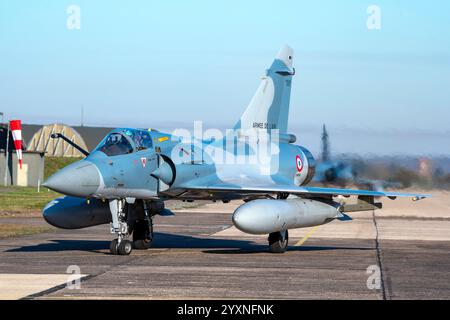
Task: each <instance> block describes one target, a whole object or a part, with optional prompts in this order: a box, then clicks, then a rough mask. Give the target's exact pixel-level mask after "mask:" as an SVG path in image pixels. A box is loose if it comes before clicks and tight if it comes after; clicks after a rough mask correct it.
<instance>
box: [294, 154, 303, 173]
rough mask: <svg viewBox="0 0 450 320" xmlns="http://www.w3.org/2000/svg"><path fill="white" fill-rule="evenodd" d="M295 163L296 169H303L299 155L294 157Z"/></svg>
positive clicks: (299, 170)
mask: <svg viewBox="0 0 450 320" xmlns="http://www.w3.org/2000/svg"><path fill="white" fill-rule="evenodd" d="M295 164H296V165H297V171H298V172H301V171H302V169H303V161H302V158H300V156H297V157H295Z"/></svg>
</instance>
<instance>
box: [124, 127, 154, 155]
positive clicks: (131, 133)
mask: <svg viewBox="0 0 450 320" xmlns="http://www.w3.org/2000/svg"><path fill="white" fill-rule="evenodd" d="M123 133H124V134H126V135H127V136H128V137H130V139H131V140H132V141H133V142H134V144H135V145H136V150H138V151H139V150H144V149H150V148H153V143H152V137H151V136H150V133H149V132H148V131H145V130H136V129H124V130H123Z"/></svg>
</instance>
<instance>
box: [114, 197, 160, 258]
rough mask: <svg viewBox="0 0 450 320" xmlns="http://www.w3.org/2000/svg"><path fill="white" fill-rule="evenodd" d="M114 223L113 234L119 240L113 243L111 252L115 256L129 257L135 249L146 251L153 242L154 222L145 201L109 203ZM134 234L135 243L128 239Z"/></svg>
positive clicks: (115, 201) (121, 200) (120, 200)
mask: <svg viewBox="0 0 450 320" xmlns="http://www.w3.org/2000/svg"><path fill="white" fill-rule="evenodd" d="M109 207H110V210H111V216H112V222H111V233H114V234H117V238H116V239H114V240H112V241H111V244H110V246H109V250H110V252H111V254H113V255H129V254H130V253H131V251H132V250H133V248H135V249H140V250H145V249H148V248H149V247H150V246H151V243H152V240H153V221H152V216H151V214H150V210H149V208H148V206H147V203H146V202H145V201H137V202H136V203H133V204H132V205H131V204H127V203H126V202H125V200H123V199H118V200H111V201H110V202H109ZM131 233H132V234H133V241H130V240H128V239H127V238H128V237H129V236H130V235H131Z"/></svg>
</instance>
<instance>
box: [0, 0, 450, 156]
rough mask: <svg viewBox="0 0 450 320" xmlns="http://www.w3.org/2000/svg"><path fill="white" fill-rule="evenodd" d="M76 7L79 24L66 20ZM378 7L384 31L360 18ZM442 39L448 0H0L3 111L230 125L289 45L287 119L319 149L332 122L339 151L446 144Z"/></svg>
mask: <svg viewBox="0 0 450 320" xmlns="http://www.w3.org/2000/svg"><path fill="white" fill-rule="evenodd" d="M72 4H75V5H78V6H79V7H80V9H81V29H80V30H69V29H67V27H66V21H67V18H68V14H67V12H66V10H67V7H68V6H69V5H72ZM372 4H375V5H378V6H379V8H380V9H381V29H380V30H368V29H367V27H366V20H367V18H368V14H367V12H366V10H367V7H368V6H369V5H372ZM449 36H450V2H449V1H445V0H442V1H428V2H427V1H402V0H395V1H392V0H390V1H363V0H359V1H356V0H349V1H338V0H335V1H332V0H329V1H314V2H313V1H295V0H293V1H261V0H258V1H235V0H232V1H207V0H204V1H127V2H125V1H99V0H90V1H76V0H74V1H56V0H55V1H49V0H47V1H45V0H40V1H24V0H15V1H7V0H0V57H1V60H0V111H3V112H5V114H6V116H7V117H8V118H21V119H23V121H24V122H28V123H51V122H64V123H69V124H79V123H80V114H81V108H82V107H83V108H84V113H85V124H86V125H106V126H143V127H144V126H145V127H147V126H148V127H160V128H164V129H165V128H171V127H175V126H183V125H184V126H186V124H187V125H189V124H190V125H192V122H193V121H194V120H204V121H205V123H206V125H207V126H210V127H213V126H217V127H230V126H232V125H233V124H234V122H235V121H236V120H237V119H238V118H239V116H240V115H241V113H242V112H243V110H244V108H245V107H246V105H247V104H248V102H249V101H250V98H251V96H252V95H253V93H254V91H255V90H256V88H257V86H258V84H259V77H260V76H261V75H262V74H263V73H264V70H265V69H266V68H267V67H268V66H269V65H270V63H271V61H272V59H273V57H274V55H275V54H276V53H277V51H278V49H279V48H280V47H281V46H282V45H283V44H285V43H287V44H289V45H290V46H291V47H293V48H294V50H295V51H296V55H295V61H294V64H295V67H296V69H297V75H296V77H295V79H294V82H293V91H292V99H291V113H290V122H289V123H290V128H291V130H292V131H293V132H295V133H296V134H297V136H299V137H300V139H301V137H302V135H303V136H304V137H305V139H306V141H307V142H308V143H309V144H311V145H312V144H314V146H313V147H312V148H313V149H314V147H315V146H316V144H317V143H318V141H319V137H318V138H317V139H316V140H308V139H313V138H312V137H315V136H316V134H318V133H319V132H320V128H321V124H322V123H327V125H328V127H329V128H330V131H331V132H333V131H334V132H335V133H336V134H337V137H338V138H339V132H341V133H342V141H335V143H334V146H335V148H336V150H337V151H353V149H355V148H361V146H362V152H369V150H370V151H371V150H375V152H382V151H383V150H393V151H399V152H400V153H401V152H407V151H409V150H410V145H411V140H413V141H420V143H421V144H419V145H417V144H414V145H413V148H414V147H416V148H417V149H418V150H426V151H425V152H426V153H444V154H450V150H448V149H450V148H449V147H448V146H446V148H445V147H444V149H445V150H442V149H443V144H442V143H444V146H445V143H446V141H448V140H449V139H448V138H450V121H449V119H450V41H449ZM351 132H360V134H359V135H357V136H358V137H355V139H359V140H358V141H356V142H354V143H353V142H349V141H348V140H347V139H344V137H345V136H348V135H349V134H350V133H351ZM350 135H351V134H350ZM364 135H365V136H364ZM373 135H377V139H378V140H377V141H379V142H377V143H374V144H375V145H374V146H371V148H369V147H368V146H367V144H365V143H364V139H365V138H364V137H366V138H367V137H370V138H372V139H373ZM306 137H311V138H306ZM335 137H336V135H335ZM380 139H381V140H380ZM316 142H317V143H316ZM308 143H306V144H308ZM448 145H450V143H449V144H448ZM406 146H408V147H406ZM373 148H375V149H373ZM377 150H379V151H377ZM389 152H391V151H389Z"/></svg>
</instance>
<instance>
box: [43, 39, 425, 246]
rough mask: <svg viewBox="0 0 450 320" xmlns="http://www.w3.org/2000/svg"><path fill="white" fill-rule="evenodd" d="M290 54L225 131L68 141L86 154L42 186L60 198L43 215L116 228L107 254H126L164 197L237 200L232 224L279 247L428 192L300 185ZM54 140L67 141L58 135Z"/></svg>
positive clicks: (282, 55)
mask: <svg viewBox="0 0 450 320" xmlns="http://www.w3.org/2000/svg"><path fill="white" fill-rule="evenodd" d="M292 61H293V51H292V49H291V48H289V47H288V46H285V47H283V48H282V49H281V51H280V52H279V53H278V55H277V56H276V58H275V60H274V61H273V63H272V65H271V67H270V68H269V69H268V70H267V71H266V74H265V76H264V77H262V81H261V84H260V86H259V87H258V89H257V91H256V93H255V95H254V97H253V98H252V100H251V101H250V104H249V105H248V107H247V109H246V110H245V112H244V113H243V115H242V116H241V118H240V119H239V121H238V122H237V124H236V125H235V126H234V128H233V129H231V130H227V132H226V133H225V134H221V133H220V132H217V131H218V130H216V131H213V132H205V133H204V134H202V135H201V136H200V137H198V136H196V135H194V137H192V136H189V135H187V134H183V135H178V134H175V133H174V134H165V133H160V132H158V131H154V130H141V129H129V128H120V129H115V130H113V131H112V132H111V133H110V134H108V135H107V136H106V137H105V138H104V139H103V141H101V142H100V144H99V145H98V147H97V148H96V149H95V150H93V151H92V152H91V153H88V152H86V151H85V150H83V149H81V148H80V147H78V146H76V145H75V146H76V147H77V148H79V150H80V151H82V152H83V153H84V154H85V155H86V158H85V159H83V160H80V161H78V162H76V163H73V164H71V165H69V166H67V167H65V168H63V169H62V170H60V171H58V172H57V173H55V174H54V175H52V176H51V177H50V178H49V179H48V180H47V181H46V182H45V183H44V186H46V187H48V188H50V189H52V190H55V191H57V192H60V193H62V194H65V195H67V196H65V197H62V198H58V199H55V200H53V201H51V202H50V203H49V204H47V206H46V207H45V208H44V209H43V215H44V218H45V219H46V221H47V222H48V223H50V224H52V225H54V226H56V227H60V228H68V229H73V228H84V227H89V226H94V225H98V224H106V223H110V224H111V232H112V233H115V234H116V235H117V238H116V239H114V240H113V241H112V242H111V245H110V250H111V253H113V254H120V255H127V254H130V252H131V251H132V248H136V249H146V248H148V247H150V245H151V243H152V239H153V223H152V219H153V217H154V216H155V215H157V214H160V215H166V214H170V212H169V211H168V210H166V209H164V201H165V200H167V199H180V200H187V201H193V200H197V199H203V200H205V199H207V200H213V201H224V202H228V201H230V200H233V199H243V200H244V201H245V203H244V204H242V205H241V206H240V207H238V208H237V209H236V211H235V212H234V214H233V216H232V221H233V224H234V225H235V226H236V227H237V228H238V229H239V230H241V231H243V232H247V233H251V234H268V235H269V237H268V242H269V248H270V251H271V252H284V251H286V249H287V247H288V229H293V228H302V227H311V226H315V225H321V224H324V223H328V222H330V221H333V220H335V219H346V218H349V217H348V216H347V215H346V213H348V212H354V211H364V210H374V209H378V208H381V203H377V202H375V201H374V198H375V197H377V198H378V197H388V198H391V199H395V198H396V197H411V198H412V199H413V200H420V199H422V198H425V197H427V195H422V194H402V193H395V192H377V191H369V190H351V189H335V188H317V187H308V186H307V184H308V182H310V181H311V179H312V177H313V176H314V169H315V161H314V158H313V156H312V155H311V153H310V152H309V151H308V150H307V149H306V148H304V147H302V146H299V145H295V144H294V143H295V141H296V138H295V136H294V135H291V134H289V133H288V132H287V126H288V113H289V100H290V93H291V83H292V82H291V81H292V76H293V75H294V74H295V69H294V68H293V67H292ZM53 138H62V139H64V140H66V141H67V142H69V143H72V142H70V140H68V139H67V138H66V137H64V135H62V134H54V135H53ZM72 144H73V143H72ZM73 145H74V144H73ZM288 196H289V198H288ZM336 196H345V197H349V196H357V202H356V203H355V204H341V203H339V202H337V201H335V200H334V197H336ZM129 238H131V239H132V240H129Z"/></svg>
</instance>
